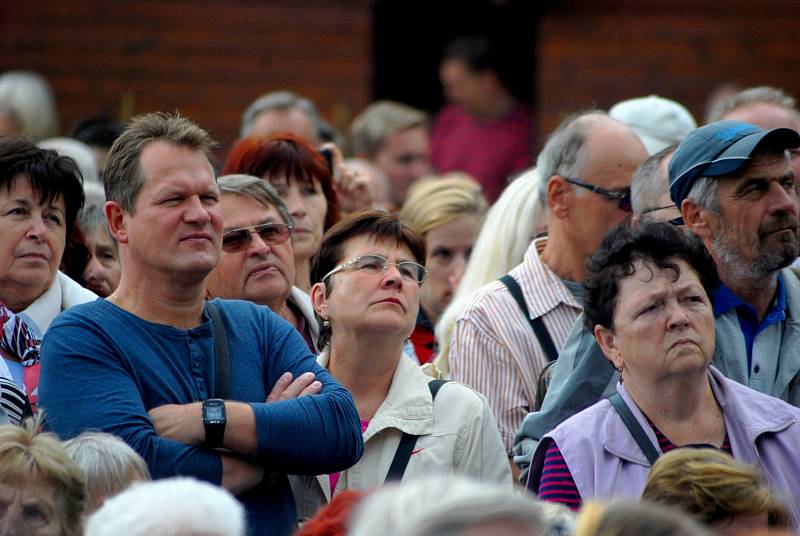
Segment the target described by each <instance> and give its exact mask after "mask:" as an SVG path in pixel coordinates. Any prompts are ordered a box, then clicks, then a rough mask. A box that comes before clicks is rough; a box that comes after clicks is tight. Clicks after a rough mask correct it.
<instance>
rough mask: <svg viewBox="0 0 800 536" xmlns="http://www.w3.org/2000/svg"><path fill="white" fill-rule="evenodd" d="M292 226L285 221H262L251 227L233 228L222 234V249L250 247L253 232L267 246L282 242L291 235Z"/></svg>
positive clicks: (233, 250) (234, 250)
mask: <svg viewBox="0 0 800 536" xmlns="http://www.w3.org/2000/svg"><path fill="white" fill-rule="evenodd" d="M292 232H294V227H293V226H292V225H287V224H285V223H262V224H261V225H253V226H252V227H242V228H240V229H233V230H232V231H228V232H227V233H225V234H224V235H222V251H224V252H226V253H236V252H239V251H243V250H245V249H247V248H248V247H250V242H251V241H252V240H253V234H258V236H259V237H260V238H261V240H263V241H264V243H265V244H267V245H269V246H278V245H280V244H283V243H284V242H286V241H287V240H289V238H291V236H292Z"/></svg>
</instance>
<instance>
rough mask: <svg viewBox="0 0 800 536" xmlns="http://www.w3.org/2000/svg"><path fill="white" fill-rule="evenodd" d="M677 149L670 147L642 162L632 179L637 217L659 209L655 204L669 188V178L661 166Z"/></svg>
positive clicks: (632, 194) (632, 202) (634, 207)
mask: <svg viewBox="0 0 800 536" xmlns="http://www.w3.org/2000/svg"><path fill="white" fill-rule="evenodd" d="M677 147H678V146H677V145H670V146H669V147H667V148H665V149H662V150H660V151H658V152H657V153H656V154H654V155H652V156H650V157H649V158H648V159H647V160H645V161H644V162H642V165H640V166H639V167H638V168H637V169H636V171H635V172H634V174H633V178H632V179H631V205H632V206H633V213H634V214H635V215H640V214H642V213H643V212H645V211H647V210H652V209H654V208H657V207H656V206H655V205H654V203H655V202H656V201H657V200H658V199H659V198H660V197H661V195H662V194H663V193H664V192H666V191H667V189H668V188H669V177H668V176H667V175H666V174H665V172H664V171H665V170H664V169H663V168H662V165H661V164H662V163H663V162H664V159H666V158H667V157H669V156H670V155H671V154H672V153H674V152H675V149H677Z"/></svg>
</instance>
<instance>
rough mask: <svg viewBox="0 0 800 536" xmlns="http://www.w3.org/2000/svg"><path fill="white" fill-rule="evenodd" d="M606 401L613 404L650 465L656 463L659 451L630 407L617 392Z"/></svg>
mask: <svg viewBox="0 0 800 536" xmlns="http://www.w3.org/2000/svg"><path fill="white" fill-rule="evenodd" d="M608 401H609V402H611V405H612V406H614V409H615V410H617V414H619V417H620V419H622V422H623V423H624V424H625V427H626V428H627V429H628V431H629V432H630V433H631V435H632V436H633V439H635V440H636V444H637V445H639V448H640V449H642V452H643V453H644V455H645V457H646V458H647V461H648V462H650V465H653V464H654V463H656V460H657V459H658V457H659V456H660V455H661V453H659V452H658V450H656V448H655V447H654V446H653V443H652V442H651V441H650V439H649V438H648V437H647V434H645V432H644V430H643V429H642V426H641V425H640V424H639V421H637V420H636V417H635V416H634V415H633V412H632V411H631V408H629V407H628V405H627V404H626V403H625V401H624V400H622V397H621V396H620V394H619V393H614V394H613V395H611V396H610V397H609V398H608Z"/></svg>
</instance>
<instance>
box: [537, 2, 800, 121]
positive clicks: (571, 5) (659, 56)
mask: <svg viewBox="0 0 800 536" xmlns="http://www.w3.org/2000/svg"><path fill="white" fill-rule="evenodd" d="M798 7H800V5H799V4H798V3H797V2H796V1H794V0H770V1H761V0H726V1H724V2H721V1H715V0H683V1H677V0H618V1H611V0H554V1H551V2H550V5H549V6H548V8H547V9H545V10H544V11H543V12H542V14H541V17H540V24H539V35H538V41H539V43H538V44H539V46H538V49H537V50H538V56H537V59H538V70H537V73H536V88H537V94H538V103H537V108H538V110H539V111H540V119H541V120H540V125H541V127H542V128H541V129H540V131H542V132H548V131H550V130H552V128H553V127H554V126H556V125H557V124H558V122H559V121H560V119H561V118H563V117H564V115H565V114H568V113H570V112H573V111H575V110H577V109H581V108H585V107H590V106H592V105H596V106H599V107H601V108H608V107H610V106H611V105H613V104H614V103H615V102H617V101H619V100H622V99H625V98H630V97H636V96H644V95H648V94H651V93H656V94H659V95H661V96H664V97H669V98H672V99H675V100H678V101H679V102H681V103H683V104H684V105H685V106H687V107H688V108H689V109H690V110H691V111H692V113H693V114H695V117H696V118H697V119H698V121H702V118H703V112H704V110H703V108H704V104H705V99H706V96H707V95H708V93H709V92H710V91H711V90H712V89H714V88H715V87H717V86H718V85H719V84H720V83H722V82H726V81H731V82H737V83H739V84H741V85H742V86H744V87H748V86H752V85H763V84H767V85H775V86H778V87H781V88H783V89H785V90H787V91H788V92H790V93H792V94H793V95H795V96H796V97H800V9H798Z"/></svg>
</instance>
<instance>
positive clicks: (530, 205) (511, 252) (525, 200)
mask: <svg viewBox="0 0 800 536" xmlns="http://www.w3.org/2000/svg"><path fill="white" fill-rule="evenodd" d="M539 180H540V179H539V172H538V171H536V169H535V168H534V169H530V170H528V171H526V172H525V173H523V174H522V175H520V176H519V177H517V178H516V179H515V180H514V182H512V183H511V184H509V185H508V186H507V187H506V189H505V190H503V194H502V195H501V196H500V199H498V200H497V202H495V204H494V205H492V208H491V209H489V212H488V213H487V214H486V217H485V218H484V222H483V224H482V225H481V230H480V233H479V234H478V237H477V240H476V241H475V245H474V247H473V248H472V261H471V262H470V263H469V265H467V269H466V271H465V272H464V276H463V277H462V278H461V283H460V284H459V285H458V289H457V290H456V292H455V295H454V297H453V299H452V301H451V302H450V305H448V306H447V308H446V309H445V310H444V312H443V313H442V314H441V315H440V317H439V321H438V323H436V341H437V342H438V347H439V355H438V357H437V358H436V360H435V361H434V364H435V365H436V368H437V369H438V370H439V371H440V372H441V373H442V374H444V375H447V374H448V372H449V370H450V366H449V364H448V360H447V357H448V353H449V352H450V336H451V335H452V333H453V327H454V326H455V322H456V316H457V315H458V312H459V311H460V310H461V308H462V307H463V305H464V302H465V301H466V300H467V299H468V298H469V296H470V295H471V294H472V293H473V292H474V291H476V290H478V289H479V288H481V287H482V286H484V285H485V284H487V283H489V282H491V281H494V280H495V279H497V278H499V277H501V276H502V275H504V274H507V273H508V272H509V271H510V270H511V269H512V268H514V267H515V266H517V265H518V264H520V263H521V262H522V258H523V256H524V255H525V251H526V250H527V249H528V246H530V245H531V240H532V239H533V237H534V236H536V235H537V234H539V233H540V232H543V231H544V230H545V227H544V212H545V211H544V208H543V205H542V202H541V200H540V199H539V194H538V188H539Z"/></svg>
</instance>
